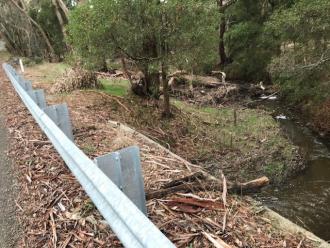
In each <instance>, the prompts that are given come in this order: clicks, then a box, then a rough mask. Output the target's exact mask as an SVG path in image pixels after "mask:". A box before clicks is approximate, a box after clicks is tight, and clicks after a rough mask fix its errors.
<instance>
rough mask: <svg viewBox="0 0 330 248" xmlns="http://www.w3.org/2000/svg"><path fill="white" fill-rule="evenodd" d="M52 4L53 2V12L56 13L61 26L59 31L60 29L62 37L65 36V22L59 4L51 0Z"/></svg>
mask: <svg viewBox="0 0 330 248" xmlns="http://www.w3.org/2000/svg"><path fill="white" fill-rule="evenodd" d="M52 4H53V6H54V9H55V14H56V17H57V20H58V23H59V24H60V27H61V31H62V34H63V37H65V36H66V30H65V26H64V25H65V23H64V20H63V17H62V14H61V12H60V9H59V6H58V5H57V1H56V0H52Z"/></svg>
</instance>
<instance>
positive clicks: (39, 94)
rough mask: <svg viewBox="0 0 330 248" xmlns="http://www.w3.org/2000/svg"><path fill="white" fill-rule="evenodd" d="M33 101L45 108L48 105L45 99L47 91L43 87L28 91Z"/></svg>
mask: <svg viewBox="0 0 330 248" xmlns="http://www.w3.org/2000/svg"><path fill="white" fill-rule="evenodd" d="M27 93H28V94H29V95H30V97H31V98H32V99H33V101H34V102H35V103H36V104H37V105H38V106H39V108H41V109H44V108H46V107H47V103H46V99H45V91H44V90H43V89H38V90H29V91H28V92H27Z"/></svg>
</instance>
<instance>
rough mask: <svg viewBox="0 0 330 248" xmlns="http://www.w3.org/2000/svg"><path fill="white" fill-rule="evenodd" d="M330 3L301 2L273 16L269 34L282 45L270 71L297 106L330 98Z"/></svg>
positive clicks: (318, 1) (323, 0) (268, 24)
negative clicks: (309, 101)
mask: <svg viewBox="0 0 330 248" xmlns="http://www.w3.org/2000/svg"><path fill="white" fill-rule="evenodd" d="M329 13H330V2H329V1H327V0H317V1H313V2H311V1H307V0H300V1H298V2H297V3H295V4H294V5H293V6H292V7H291V8H288V9H282V10H279V11H277V12H276V13H274V15H273V16H272V18H271V19H270V21H269V22H268V23H267V26H266V28H267V30H269V32H272V33H273V38H274V39H276V40H277V42H279V43H280V44H281V50H280V53H279V55H278V56H276V57H274V59H273V60H272V63H271V65H270V66H269V71H270V72H271V75H272V77H273V79H274V80H275V81H276V82H278V83H279V84H280V85H281V86H282V89H283V90H284V92H285V93H286V94H287V95H288V96H289V97H290V98H291V100H293V101H295V102H301V101H302V100H304V99H305V100H313V101H315V100H316V101H317V100H323V99H326V98H328V97H330V95H329V94H330V92H329V90H328V89H329V85H330V83H329V79H330V73H329V69H330V49H329V38H330V16H329Z"/></svg>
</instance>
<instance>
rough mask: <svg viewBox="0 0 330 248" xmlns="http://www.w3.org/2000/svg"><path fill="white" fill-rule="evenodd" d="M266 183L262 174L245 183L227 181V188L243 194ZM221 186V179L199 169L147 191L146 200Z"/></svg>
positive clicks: (215, 188)
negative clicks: (156, 188)
mask: <svg viewBox="0 0 330 248" xmlns="http://www.w3.org/2000/svg"><path fill="white" fill-rule="evenodd" d="M268 184H269V179H268V178H267V177H265V176H264V177H261V178H258V179H255V180H252V181H249V182H245V183H232V182H227V189H228V192H230V193H238V194H244V193H249V192H255V191H258V190H260V189H261V188H262V187H264V186H266V185H268ZM222 187H223V183H222V180H221V179H217V178H214V177H212V176H210V175H208V174H206V173H205V172H202V171H200V172H196V173H194V174H192V175H189V176H186V177H183V178H181V179H177V180H174V181H172V182H170V183H168V184H165V185H164V186H163V187H162V188H161V189H159V190H155V191H149V192H147V200H150V199H160V198H163V197H165V196H167V195H169V194H174V193H178V192H185V193H188V192H199V191H222V190H223V188H222Z"/></svg>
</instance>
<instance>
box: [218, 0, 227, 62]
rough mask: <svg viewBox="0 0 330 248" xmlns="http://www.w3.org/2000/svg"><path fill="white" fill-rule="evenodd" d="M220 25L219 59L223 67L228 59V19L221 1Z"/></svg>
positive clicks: (221, 0) (220, 0)
mask: <svg viewBox="0 0 330 248" xmlns="http://www.w3.org/2000/svg"><path fill="white" fill-rule="evenodd" d="M218 3H219V12H220V15H221V16H220V24H219V57H220V65H221V66H223V65H225V64H226V63H227V61H228V58H227V54H226V50H225V42H224V36H225V32H226V18H225V8H224V6H223V0H219V2H218Z"/></svg>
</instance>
